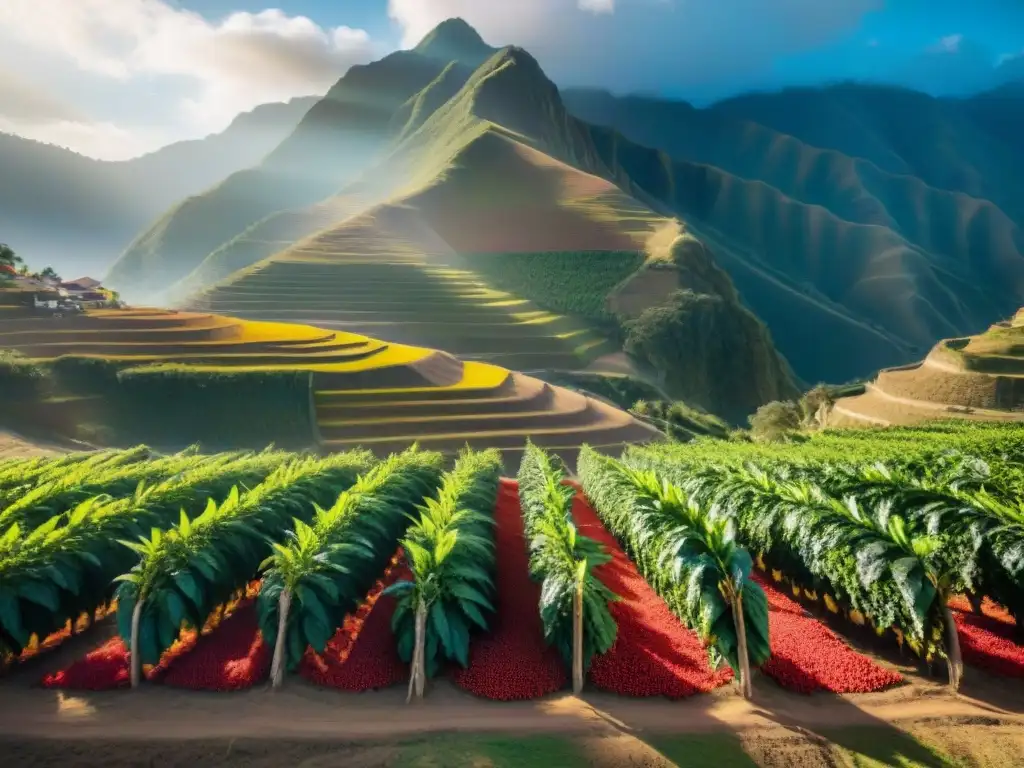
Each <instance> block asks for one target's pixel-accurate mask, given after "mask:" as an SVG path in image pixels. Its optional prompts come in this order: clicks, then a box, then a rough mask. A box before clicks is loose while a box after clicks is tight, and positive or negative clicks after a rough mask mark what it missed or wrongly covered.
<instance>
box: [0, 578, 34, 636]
mask: <svg viewBox="0 0 1024 768" xmlns="http://www.w3.org/2000/svg"><path fill="white" fill-rule="evenodd" d="M0 623H2V624H3V628H4V631H5V632H7V634H9V635H10V636H11V637H12V638H14V640H15V642H17V643H18V645H20V646H21V647H22V648H24V647H25V645H27V644H28V641H29V634H28V633H27V632H26V631H25V627H24V625H23V624H22V621H21V607H20V606H19V605H18V598H17V597H15V596H14V595H13V594H12V593H11V592H9V591H8V590H6V589H0Z"/></svg>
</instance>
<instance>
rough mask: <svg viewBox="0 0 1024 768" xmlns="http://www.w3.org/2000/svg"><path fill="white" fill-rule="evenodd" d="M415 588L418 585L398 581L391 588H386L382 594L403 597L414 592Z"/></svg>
mask: <svg viewBox="0 0 1024 768" xmlns="http://www.w3.org/2000/svg"><path fill="white" fill-rule="evenodd" d="M415 587H416V585H415V584H413V583H412V582H411V581H396V582H395V583H394V584H392V585H391V586H389V587H386V588H385V589H384V591H383V592H381V594H382V595H388V596H389V597H402V596H403V595H407V594H408V593H410V592H412V591H413V589H415Z"/></svg>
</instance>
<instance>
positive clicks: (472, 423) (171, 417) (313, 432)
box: [0, 309, 658, 461]
mask: <svg viewBox="0 0 1024 768" xmlns="http://www.w3.org/2000/svg"><path fill="white" fill-rule="evenodd" d="M0 347H3V348H4V349H5V350H9V351H12V352H15V353H18V357H17V358H11V361H12V362H11V365H10V366H9V367H2V366H0V368H2V370H5V371H7V374H6V375H7V376H8V378H10V382H9V386H5V394H6V408H5V411H9V412H10V413H6V412H5V414H4V416H5V418H6V419H9V420H12V422H19V420H20V423H24V424H26V425H28V426H37V427H38V426H44V427H46V428H48V429H49V430H50V431H52V432H55V433H57V434H61V435H65V436H69V437H78V438H84V439H87V440H89V441H91V442H94V443H99V444H114V445H117V444H122V445H124V444H131V443H134V442H146V443H149V444H153V445H159V446H164V447H183V446H185V445H188V444H191V443H194V442H198V443H201V444H202V445H203V446H204V447H205V448H206V449H207V450H210V449H213V450H221V449H236V448H254V447H261V446H263V445H266V444H267V443H270V442H273V443H275V444H277V445H280V446H282V447H287V448H294V449H306V448H318V449H321V450H323V451H344V450H350V449H353V448H356V447H359V446H365V447H366V448H369V449H371V450H373V451H374V452H375V453H377V454H378V455H381V456H386V455H388V454H389V453H391V452H393V451H400V450H402V449H403V448H406V447H408V446H409V445H411V444H412V443H413V442H417V441H418V442H419V443H420V445H422V446H423V447H424V448H431V449H436V450H439V451H442V452H444V453H446V454H452V455H453V454H454V453H456V452H457V451H458V450H459V449H460V448H462V447H463V446H465V445H466V444H467V443H468V444H471V445H475V446H478V447H496V448H500V449H503V450H505V451H506V457H507V458H509V459H510V460H512V461H518V454H519V453H520V452H521V450H522V445H523V443H524V442H525V440H526V437H527V436H528V435H530V436H533V438H534V440H536V441H537V442H538V444H541V445H545V446H547V447H550V448H552V449H554V450H557V451H558V452H559V453H561V454H563V455H564V456H565V457H566V458H568V459H569V460H572V459H573V457H574V456H575V452H576V451H577V450H578V449H579V446H580V445H582V444H583V443H590V444H592V445H599V446H604V447H605V448H606V449H607V450H608V451H610V452H617V451H620V450H621V449H622V447H623V446H624V445H626V444H628V443H633V442H637V441H641V442H643V441H647V440H650V439H656V438H657V437H658V433H657V432H656V431H655V430H654V429H652V428H650V427H648V426H647V425H645V424H642V423H640V422H639V421H637V420H636V419H635V418H633V417H632V416H631V415H630V414H628V413H626V412H624V411H621V410H618V409H616V408H615V407H613V406H610V405H607V404H606V403H604V402H601V401H599V400H596V399H593V398H590V397H587V396H585V395H583V394H578V393H576V392H572V391H569V390H566V389H562V388H560V387H557V386H552V385H549V384H546V383H545V382H542V381H540V380H538V379H535V378H532V377H530V376H526V375H523V374H519V373H513V372H511V371H509V370H507V369H505V368H501V367H498V366H495V365H492V364H489V363H484V362H480V361H467V362H463V361H461V360H459V359H456V358H455V357H453V356H451V355H449V354H447V353H444V352H438V351H435V350H432V349H426V348H423V347H413V346H409V345H405V344H396V343H393V342H384V341H378V340H376V339H373V338H369V337H366V336H361V335H358V334H354V333H348V332H345V331H341V330H337V329H334V330H331V329H324V328H316V327H313V326H307V325H298V324H292V323H284V322H267V321H262V322H261V321H252V320H239V319H236V318H232V317H226V316H221V315H213V314H209V313H205V312H203V313H200V312H173V311H166V310H150V309H139V310H103V311H94V312H89V313H87V314H85V315H82V316H71V317H65V318H49V317H38V316H34V315H31V314H29V313H28V312H26V313H25V314H24V315H23V316H21V317H19V318H11V319H7V320H4V321H0ZM19 372H20V375H19ZM42 373H46V374H47V375H45V376H44V375H42ZM36 374H39V375H36ZM15 385H17V386H15ZM157 404H159V406H158V407H157ZM20 423H19V426H20ZM12 425H14V424H13V423H12ZM92 425H102V426H100V427H98V428H96V429H93V428H92Z"/></svg>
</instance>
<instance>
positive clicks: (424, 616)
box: [384, 449, 502, 700]
mask: <svg viewBox="0 0 1024 768" xmlns="http://www.w3.org/2000/svg"><path fill="white" fill-rule="evenodd" d="M501 473H502V463H501V454H500V453H499V452H498V451H497V450H489V451H484V452H473V451H471V450H468V449H467V450H466V451H465V452H463V453H462V454H461V455H460V456H459V457H458V459H457V460H456V462H455V467H454V469H453V470H452V471H451V472H449V473H447V474H446V475H445V477H444V480H443V482H442V485H441V489H440V491H439V492H438V494H437V496H436V497H434V498H427V499H424V502H423V504H422V505H421V506H420V507H419V508H418V512H419V517H418V519H417V520H416V522H415V523H414V524H413V526H412V527H411V528H410V529H409V530H408V532H407V533H406V536H405V538H404V539H403V540H402V550H403V551H404V553H405V558H406V562H407V566H408V570H409V578H407V579H400V580H398V581H396V582H395V583H394V584H392V585H390V586H389V587H388V588H387V589H386V590H384V594H385V595H386V596H395V597H397V598H398V604H397V606H396V610H395V611H394V614H393V618H392V628H393V630H394V633H395V638H396V640H397V643H398V654H399V657H400V658H401V659H402V660H403V661H404V662H406V663H409V664H410V665H411V676H410V680H409V696H408V698H409V700H411V699H412V698H413V697H414V696H415V697H416V698H417V699H420V698H422V697H423V692H424V687H425V684H426V680H427V678H428V677H433V676H434V675H435V674H436V673H437V672H438V670H439V669H440V668H441V666H442V663H443V662H445V661H448V662H451V663H457V664H459V665H460V666H462V667H463V668H465V667H467V666H468V665H469V644H470V634H471V632H473V631H480V630H486V629H487V628H488V619H489V616H490V615H491V614H492V613H493V612H494V603H493V601H494V569H495V549H494V506H495V503H496V502H497V498H498V487H499V485H500V482H501Z"/></svg>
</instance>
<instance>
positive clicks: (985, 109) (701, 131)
mask: <svg viewBox="0 0 1024 768" xmlns="http://www.w3.org/2000/svg"><path fill="white" fill-rule="evenodd" d="M564 98H565V101H566V104H567V106H568V108H569V110H570V111H571V112H572V113H573V114H574V115H576V116H578V117H580V118H582V119H584V120H586V121H588V122H590V123H593V124H596V125H601V126H605V127H607V128H608V129H611V130H614V131H616V132H621V134H622V135H624V136H627V137H629V138H630V139H632V140H633V141H636V142H638V143H640V144H643V145H647V146H650V147H654V148H657V149H658V150H661V151H662V152H664V153H665V155H666V160H665V165H666V168H668V167H671V168H672V169H674V172H675V173H679V172H682V171H684V170H686V175H685V178H687V180H688V181H687V187H686V190H687V194H686V195H685V196H684V197H682V198H681V197H680V196H679V195H678V192H676V193H672V192H666V191H665V182H666V180H667V179H666V177H669V176H671V175H672V174H671V173H669V172H668V171H666V172H665V173H661V172H659V173H658V174H656V175H655V176H654V177H653V178H652V179H651V181H649V182H647V181H645V180H643V179H641V178H639V177H636V176H635V177H634V179H635V180H636V181H638V182H640V183H641V186H644V185H646V191H648V192H650V193H652V194H653V195H654V196H655V197H657V198H658V199H659V200H661V201H663V202H664V203H666V204H667V205H668V206H669V208H670V209H671V210H672V211H673V212H675V213H677V214H678V215H680V216H681V217H683V219H684V220H685V221H686V222H687V223H688V224H689V225H690V226H691V227H692V228H693V229H694V231H695V232H697V233H698V234H700V235H702V236H703V237H704V238H705V239H706V240H707V241H708V242H710V243H714V245H715V252H716V256H717V258H718V260H719V262H720V263H721V264H722V265H723V266H724V267H725V268H726V269H727V270H728V271H729V273H730V275H731V276H732V278H733V280H734V281H735V282H736V285H737V287H738V288H739V290H740V293H741V295H742V296H743V299H744V301H745V302H746V303H747V304H748V306H750V307H751V309H752V310H753V311H754V312H755V313H756V314H757V315H758V316H759V317H760V318H761V319H762V320H764V321H765V322H766V323H767V324H768V327H769V328H770V329H771V330H772V332H773V336H774V337H775V339H776V340H777V342H778V345H779V348H780V350H781V351H782V352H783V353H784V354H785V355H786V357H787V358H788V359H789V361H790V362H791V363H792V364H793V366H794V368H795V369H796V371H797V373H798V374H800V375H801V376H802V377H803V378H804V379H806V380H832V381H843V380H848V379H852V378H856V377H862V376H864V375H866V374H869V373H871V372H872V371H873V370H876V369H878V368H882V367H886V366H890V365H897V364H900V363H905V362H908V361H909V360H911V359H914V357H919V356H920V354H921V353H923V352H924V351H925V350H927V349H928V348H929V347H930V346H931V345H932V344H934V343H935V341H936V340H937V339H939V338H943V337H950V336H960V335H965V334H967V333H971V332H976V331H977V330H978V329H980V328H983V327H985V326H987V325H988V324H990V323H991V322H993V321H994V320H995V319H997V318H998V317H1000V316H1005V315H1006V314H1008V313H1009V312H1011V311H1012V310H1013V309H1014V308H1015V307H1017V306H1019V305H1020V303H1021V299H1022V293H1024V259H1022V256H1024V234H1022V232H1021V226H1022V224H1024V138H1022V137H1024V96H1022V95H1021V94H1020V93H1019V92H1016V91H1013V90H1012V89H1001V90H1000V91H997V92H993V93H991V94H983V95H981V96H978V97H975V98H971V99H961V100H956V99H935V98H931V97H929V96H926V95H924V94H920V93H915V92H913V91H907V90H903V89H897V88H884V87H876V86H862V85H853V84H843V85H838V86H834V87H830V88H801V89H789V90H786V91H783V92H781V93H774V94H756V95H750V96H743V97H738V98H735V99H730V100H728V101H725V102H721V103H719V104H716V105H713V106H712V107H710V108H707V109H696V108H694V107H692V106H691V105H689V104H686V103H684V102H675V101H667V100H659V99H652V98H639V97H615V96H612V95H610V94H608V93H604V92H600V91H569V92H567V93H565V94H564ZM695 169H699V171H697V172H696V173H694V171H695ZM658 185H660V186H661V188H662V191H660V192H659V191H657V189H656V188H655V187H657V186H658ZM679 189H680V187H679V186H676V190H679Z"/></svg>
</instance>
